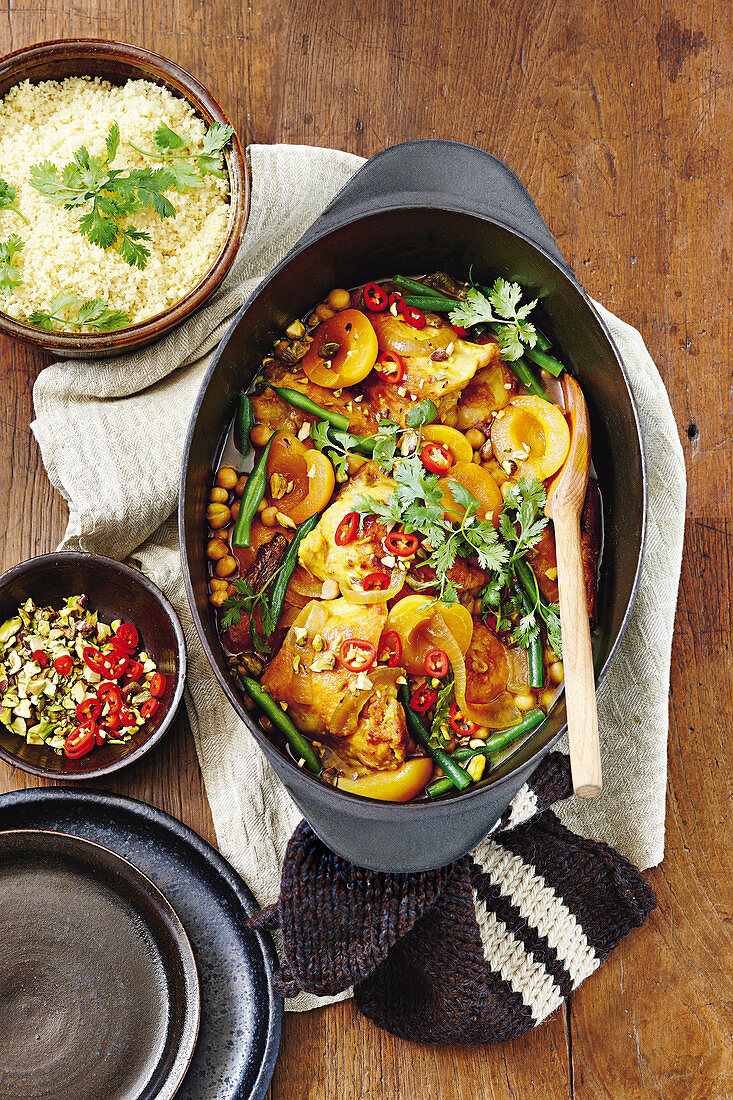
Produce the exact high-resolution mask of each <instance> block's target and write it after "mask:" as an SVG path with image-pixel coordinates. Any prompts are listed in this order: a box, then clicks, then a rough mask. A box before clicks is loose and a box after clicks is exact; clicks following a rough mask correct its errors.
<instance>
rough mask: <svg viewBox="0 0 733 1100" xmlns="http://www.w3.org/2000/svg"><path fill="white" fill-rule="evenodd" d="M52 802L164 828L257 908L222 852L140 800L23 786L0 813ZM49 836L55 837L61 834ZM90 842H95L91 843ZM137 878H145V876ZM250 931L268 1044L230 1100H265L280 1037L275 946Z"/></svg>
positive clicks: (2, 799)
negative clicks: (97, 808)
mask: <svg viewBox="0 0 733 1100" xmlns="http://www.w3.org/2000/svg"><path fill="white" fill-rule="evenodd" d="M54 801H58V802H62V803H70V804H73V803H75V802H76V803H82V804H83V803H91V804H95V805H100V804H101V805H104V806H107V807H109V808H110V809H112V810H119V811H120V812H127V813H131V814H133V815H134V816H136V817H138V818H143V819H144V820H146V821H147V822H149V823H150V824H152V825H154V826H156V827H159V828H162V829H164V830H165V831H166V832H168V833H172V834H173V835H174V836H175V837H176V839H177V840H178V841H179V842H181V843H183V844H185V845H188V846H189V847H191V848H193V849H194V851H195V852H196V853H197V855H199V856H200V857H201V858H202V859H203V860H205V861H206V863H207V864H208V865H209V866H210V867H212V868H213V870H214V871H215V872H216V874H217V875H218V877H219V878H220V879H222V880H223V882H224V883H225V885H226V887H227V888H228V889H229V890H230V891H231V893H232V894H233V895H234V897H235V898H236V900H237V902H238V903H239V905H240V906H241V908H242V910H243V911H244V913H245V915H246V917H250V916H251V915H252V914H253V913H254V912H257V911H258V910H259V909H260V906H259V904H258V902H257V900H256V899H255V897H254V894H253V893H252V891H251V890H250V889H249V887H248V886H247V884H246V883H245V881H244V879H243V878H242V877H241V875H239V874H238V872H237V871H236V870H235V869H234V867H232V865H231V864H230V863H229V861H228V860H227V859H226V858H225V857H224V856H223V855H222V854H221V852H219V851H218V850H217V849H216V848H214V846H213V845H212V844H209V842H208V841H207V840H204V838H203V837H202V836H200V835H199V834H198V833H197V832H195V830H194V829H192V828H191V827H190V826H189V825H186V824H185V823H184V822H182V821H179V820H178V819H177V818H175V817H173V816H172V815H171V814H169V813H166V811H165V810H161V809H159V808H158V807H157V806H151V805H150V804H149V803H147V802H143V801H142V800H141V799H138V798H132V797H130V796H129V795H120V794H116V793H115V792H113V791H106V790H100V791H97V790H89V789H84V788H81V789H80V788H77V787H67V786H65V785H59V786H53V787H27V788H23V789H21V790H16V791H8V792H6V793H5V794H2V795H0V810H1V809H3V808H5V807H10V808H13V807H16V806H24V805H27V804H33V803H39V804H40V803H43V802H48V803H52V802H54ZM6 831H10V830H6V829H0V832H6ZM48 831H51V832H59V831H61V830H48ZM72 835H75V834H72ZM92 843H95V842H94V841H92ZM102 847H104V845H102ZM122 858H124V857H122ZM128 862H129V861H128ZM133 866H134V864H133ZM141 873H143V874H144V872H141ZM153 885H155V884H153ZM179 919H180V918H179ZM250 931H251V933H252V935H253V936H254V937H255V939H256V940H257V943H258V946H259V949H260V952H261V954H262V962H263V966H264V970H265V975H266V979H267V1009H268V1023H267V1039H266V1042H265V1049H264V1051H263V1055H262V1059H261V1063H260V1066H259V1069H258V1072H257V1076H256V1078H255V1080H254V1082H253V1084H252V1087H251V1089H250V1091H249V1093H248V1094H246V1095H242V1094H241V1093H239V1091H237V1092H236V1093H234V1092H233V1093H232V1094H231V1097H230V1098H229V1100H264V1096H265V1094H266V1093H267V1090H268V1088H269V1087H270V1081H271V1080H272V1075H273V1072H274V1069H275V1063H276V1061H277V1057H278V1053H279V1050H280V1040H281V1036H282V1018H283V1009H284V1001H283V998H282V997H281V995H280V994H279V993H278V992H277V991H276V989H275V985H274V973H275V970H276V969H277V968H278V966H279V961H278V957H277V953H276V951H275V946H274V944H273V942H272V939H271V937H270V936H269V935H268V934H267V933H266V932H263V931H262V930H261V929H251V930H250ZM184 1080H185V1078H184ZM182 1083H183V1082H182Z"/></svg>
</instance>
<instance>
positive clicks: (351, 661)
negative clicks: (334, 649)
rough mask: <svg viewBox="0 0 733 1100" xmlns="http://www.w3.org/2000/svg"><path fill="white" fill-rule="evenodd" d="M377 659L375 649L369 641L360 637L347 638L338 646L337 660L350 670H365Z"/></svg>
mask: <svg viewBox="0 0 733 1100" xmlns="http://www.w3.org/2000/svg"><path fill="white" fill-rule="evenodd" d="M376 659H377V651H376V649H375V648H374V646H373V645H372V643H371V642H365V641H364V640H363V639H362V638H347V639H346V641H344V642H342V643H341V645H340V646H339V661H340V662H341V664H342V665H345V666H346V668H348V669H349V671H350V672H366V670H367V669H368V668H371V667H372V665H373V664H374V662H375V661H376Z"/></svg>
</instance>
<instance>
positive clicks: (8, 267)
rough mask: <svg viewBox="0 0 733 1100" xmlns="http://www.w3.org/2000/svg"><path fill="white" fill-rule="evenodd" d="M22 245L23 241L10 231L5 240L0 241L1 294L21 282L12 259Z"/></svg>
mask: <svg viewBox="0 0 733 1100" xmlns="http://www.w3.org/2000/svg"><path fill="white" fill-rule="evenodd" d="M24 247H25V246H24V243H23V241H22V240H21V239H20V237H18V236H16V235H15V233H12V234H11V235H10V236H9V237H8V239H7V241H0V290H2V292H3V294H9V293H10V291H11V290H13V289H14V288H15V287H16V286H20V284H21V283H22V282H23V280H22V278H21V275H20V271H19V270H18V268H17V267H16V266H15V263H14V260H15V257H16V255H17V254H18V253H19V252H21V251H22V250H23V248H24Z"/></svg>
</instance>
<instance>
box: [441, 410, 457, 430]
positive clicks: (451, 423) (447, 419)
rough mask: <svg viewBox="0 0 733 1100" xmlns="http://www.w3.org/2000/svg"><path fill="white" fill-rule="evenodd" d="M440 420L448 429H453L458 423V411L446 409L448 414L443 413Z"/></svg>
mask: <svg viewBox="0 0 733 1100" xmlns="http://www.w3.org/2000/svg"><path fill="white" fill-rule="evenodd" d="M441 419H442V422H443V423H444V424H447V426H448V427H449V428H455V426H456V424H457V423H458V410H457V409H448V412H447V413H444V414H443V416H442V417H441Z"/></svg>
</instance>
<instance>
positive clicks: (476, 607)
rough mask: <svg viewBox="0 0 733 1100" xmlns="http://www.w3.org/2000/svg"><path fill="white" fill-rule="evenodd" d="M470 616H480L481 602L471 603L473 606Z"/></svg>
mask: <svg viewBox="0 0 733 1100" xmlns="http://www.w3.org/2000/svg"><path fill="white" fill-rule="evenodd" d="M471 614H472V615H480V614H481V600H474V601H473V606H472V607H471Z"/></svg>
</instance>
